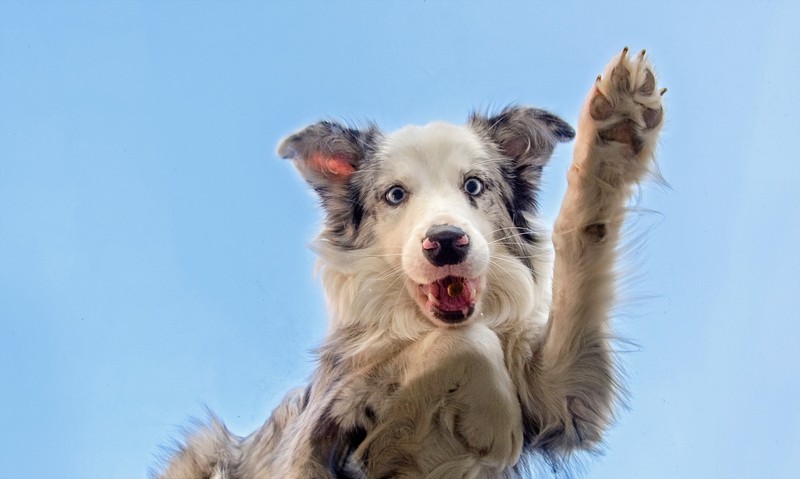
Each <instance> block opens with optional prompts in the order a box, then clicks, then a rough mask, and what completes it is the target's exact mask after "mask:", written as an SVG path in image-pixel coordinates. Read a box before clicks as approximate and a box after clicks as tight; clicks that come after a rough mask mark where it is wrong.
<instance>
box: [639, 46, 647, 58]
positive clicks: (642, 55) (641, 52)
mask: <svg viewBox="0 0 800 479" xmlns="http://www.w3.org/2000/svg"><path fill="white" fill-rule="evenodd" d="M646 54H647V50H646V49H644V48H643V49H642V51H640V52H639V56H638V59H639V60H642V59H644V56H645V55H646Z"/></svg>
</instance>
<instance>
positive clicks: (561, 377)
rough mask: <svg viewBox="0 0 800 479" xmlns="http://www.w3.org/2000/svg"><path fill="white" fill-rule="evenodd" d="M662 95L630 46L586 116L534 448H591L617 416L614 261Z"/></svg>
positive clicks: (538, 395)
mask: <svg viewBox="0 0 800 479" xmlns="http://www.w3.org/2000/svg"><path fill="white" fill-rule="evenodd" d="M662 93H663V91H659V89H658V88H657V85H656V79H655V76H654V73H653V69H652V67H651V66H650V64H649V62H648V61H647V59H646V58H645V55H644V52H642V53H641V54H639V55H638V56H637V57H636V58H634V59H630V58H628V55H627V48H626V49H625V50H624V51H623V53H622V54H621V55H619V56H617V57H615V58H614V59H612V61H611V63H610V64H609V65H608V67H606V71H605V72H604V74H603V75H602V76H601V77H598V79H597V82H596V83H595V85H594V86H593V87H592V90H591V92H590V94H589V97H588V98H587V100H586V103H585V105H584V107H583V111H582V112H581V117H580V120H579V127H578V136H577V139H576V144H575V156H574V161H573V164H572V166H571V168H570V170H569V173H568V188H567V193H566V197H565V199H564V202H563V204H562V207H561V211H560V213H559V216H558V219H557V220H556V224H555V229H554V233H553V243H554V246H555V251H556V257H555V269H554V273H553V301H552V307H551V312H550V319H549V324H548V329H547V334H546V337H545V339H544V343H543V344H542V345H541V350H540V352H539V354H538V356H537V358H536V361H535V363H534V364H532V365H531V366H532V367H531V370H530V371H529V372H530V374H531V375H533V376H534V377H537V378H538V379H539V380H540V381H539V385H538V386H537V387H539V388H541V389H540V390H539V391H536V392H535V393H534V396H535V397H534V398H533V399H532V401H535V402H536V403H538V404H536V405H535V406H534V407H533V408H531V409H529V411H530V412H529V414H526V416H527V417H526V420H527V421H526V422H527V424H526V425H527V426H528V427H527V431H526V432H527V433H528V435H529V436H528V439H529V445H532V446H533V447H539V448H542V449H544V450H545V451H548V452H551V453H553V454H560V453H565V452H569V451H570V450H573V449H575V448H591V447H592V446H593V445H595V444H596V443H597V442H598V441H599V440H600V439H601V434H602V431H603V428H604V427H605V425H606V424H607V423H608V421H609V419H610V416H611V407H612V404H613V401H614V396H615V390H616V389H617V378H616V374H615V371H614V366H613V360H612V357H611V353H610V344H609V342H610V341H609V337H610V332H609V329H610V328H609V324H608V321H609V310H610V308H611V306H612V302H613V300H614V283H615V277H614V267H615V259H616V253H617V248H618V243H619V237H620V228H621V225H622V222H623V219H624V215H625V210H626V204H627V201H628V199H629V197H630V193H631V190H632V188H633V187H634V186H635V185H636V184H637V183H638V182H639V181H641V180H642V178H643V177H644V176H645V174H646V173H647V172H648V171H649V169H650V168H651V167H652V158H653V152H654V149H655V146H656V142H657V137H658V131H659V129H660V126H661V124H662V118H663V110H662V106H661V95H662Z"/></svg>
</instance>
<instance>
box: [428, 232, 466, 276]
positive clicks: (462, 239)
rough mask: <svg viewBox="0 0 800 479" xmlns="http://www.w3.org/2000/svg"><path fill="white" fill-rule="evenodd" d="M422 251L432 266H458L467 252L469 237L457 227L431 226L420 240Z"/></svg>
mask: <svg viewBox="0 0 800 479" xmlns="http://www.w3.org/2000/svg"><path fill="white" fill-rule="evenodd" d="M422 251H423V253H425V257H426V258H428V261H430V262H431V264H432V265H434V266H446V265H448V264H458V263H460V262H462V261H464V259H465V258H466V257H467V252H469V236H467V233H465V232H464V230H462V229H461V228H459V227H458V226H453V225H436V226H432V227H431V229H429V230H428V231H427V232H426V233H425V239H423V240H422Z"/></svg>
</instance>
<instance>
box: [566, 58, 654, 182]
mask: <svg viewBox="0 0 800 479" xmlns="http://www.w3.org/2000/svg"><path fill="white" fill-rule="evenodd" d="M664 92H666V88H664V89H659V88H658V80H657V78H656V74H655V71H654V69H653V66H652V65H651V64H650V61H649V59H648V57H647V54H646V52H645V50H642V51H641V52H640V53H639V54H638V55H637V56H635V57H634V58H631V57H630V56H629V54H628V49H627V48H625V49H623V50H622V53H621V54H619V55H617V56H615V57H614V58H612V59H611V61H610V62H609V64H608V65H607V66H606V68H605V71H604V73H603V74H602V75H599V76H598V77H597V80H596V81H595V84H594V86H593V87H592V90H591V92H590V93H589V98H588V99H587V102H586V106H585V107H584V113H583V114H582V115H581V120H580V127H579V128H578V132H579V136H581V137H582V138H581V139H582V140H583V141H588V142H590V143H594V144H595V146H597V147H600V148H608V149H609V150H613V151H615V152H616V153H617V154H618V155H617V156H620V157H625V158H626V159H627V160H629V162H630V164H628V165H616V166H615V167H613V168H606V170H607V171H605V172H597V171H596V172H595V173H600V177H601V179H603V180H605V181H608V182H610V183H612V185H614V186H621V185H620V184H619V183H623V184H625V183H632V182H636V181H639V180H640V179H641V176H642V175H643V174H644V173H645V172H646V171H647V169H648V168H649V166H650V160H651V158H652V155H653V151H654V149H655V146H656V142H657V139H658V132H659V130H660V128H661V125H662V124H663V119H664V108H663V105H662V102H661V97H662V96H663V94H664ZM576 166H577V167H579V168H580V167H581V166H589V165H580V164H578V165H576ZM603 173H606V174H603ZM614 180H617V181H614Z"/></svg>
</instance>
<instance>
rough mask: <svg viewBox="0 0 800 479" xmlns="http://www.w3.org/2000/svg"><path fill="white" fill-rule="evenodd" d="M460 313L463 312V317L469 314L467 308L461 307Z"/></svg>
mask: <svg viewBox="0 0 800 479" xmlns="http://www.w3.org/2000/svg"><path fill="white" fill-rule="evenodd" d="M461 314H463V315H464V317H465V318H466V317H467V316H468V315H469V308H464V309H462V310H461Z"/></svg>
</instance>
